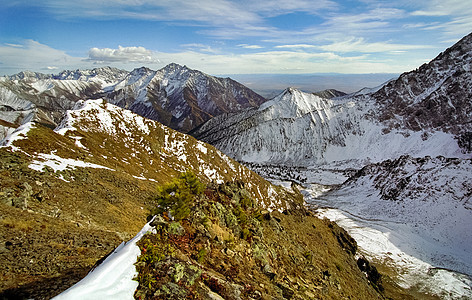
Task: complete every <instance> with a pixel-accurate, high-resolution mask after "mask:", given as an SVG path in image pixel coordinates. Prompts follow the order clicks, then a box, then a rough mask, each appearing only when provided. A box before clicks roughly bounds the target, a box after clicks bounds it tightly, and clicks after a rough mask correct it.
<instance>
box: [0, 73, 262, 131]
mask: <svg viewBox="0 0 472 300" xmlns="http://www.w3.org/2000/svg"><path fill="white" fill-rule="evenodd" d="M97 98H104V99H107V101H109V102H110V103H113V104H116V105H119V106H120V107H124V108H127V109H130V110H131V111H134V112H136V113H138V114H140V115H142V116H145V117H147V118H150V119H153V120H157V121H159V122H161V123H163V124H165V125H167V126H170V127H171V128H174V129H177V130H180V131H183V132H186V131H188V130H191V129H193V128H194V127H196V126H198V125H200V124H201V123H203V122H204V121H207V120H209V119H210V118H212V117H213V116H216V115H219V114H221V113H225V112H235V111H240V110H241V109H244V108H248V107H257V106H259V105H260V104H261V103H263V102H264V101H265V99H264V98H263V97H261V96H259V95H258V94H256V93H255V92H253V91H251V90H250V89H248V88H246V87H245V86H243V85H241V84H239V83H237V82H236V81H234V80H231V79H230V78H218V77H213V76H210V75H207V74H204V73H202V72H200V71H196V70H191V69H189V68H187V67H184V66H180V65H177V64H170V65H168V66H166V67H165V68H163V69H161V70H159V71H152V70H150V69H147V68H144V67H143V68H139V69H135V70H133V71H132V72H127V71H124V70H119V69H116V68H110V67H103V68H96V69H93V70H74V71H63V72H61V73H59V74H57V75H46V74H41V73H33V72H28V71H25V72H21V73H19V74H16V75H12V76H8V77H2V78H0V119H2V120H4V121H6V122H10V123H13V124H16V125H21V124H23V123H26V122H28V121H30V120H35V121H38V122H41V123H43V124H48V125H49V126H51V127H54V126H56V125H57V124H58V122H59V121H60V120H61V118H62V116H63V114H64V113H65V111H66V110H68V109H72V108H73V107H74V104H75V103H76V102H77V101H79V100H87V99H97ZM2 128H4V130H3V131H8V129H5V127H4V126H3V127H2ZM1 137H2V136H0V138H1ZM3 137H4V136H3Z"/></svg>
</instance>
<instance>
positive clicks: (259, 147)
mask: <svg viewBox="0 0 472 300" xmlns="http://www.w3.org/2000/svg"><path fill="white" fill-rule="evenodd" d="M375 107H376V104H375V102H374V101H373V100H364V101H359V100H353V99H350V98H343V99H336V100H329V99H323V98H319V97H317V96H315V95H313V94H307V93H304V92H301V91H299V90H295V89H292V88H290V89H287V90H286V91H284V92H283V93H282V94H281V95H279V96H277V97H276V98H274V99H272V100H271V101H268V102H266V103H264V104H263V105H261V107H260V108H259V109H257V110H256V109H251V110H247V111H244V112H242V113H239V114H229V115H222V116H219V117H215V118H214V119H212V120H210V121H209V122H207V123H205V124H203V125H202V126H201V127H199V128H197V129H196V130H195V131H193V132H191V134H192V135H193V136H195V137H196V138H198V139H201V140H203V141H205V142H208V143H210V144H213V145H214V146H216V147H217V148H218V149H220V150H221V151H223V152H224V153H226V154H228V155H230V156H232V157H234V158H235V159H237V160H241V161H244V162H251V163H259V164H268V165H270V164H284V165H295V166H314V165H328V166H329V165H330V166H331V167H335V165H339V164H340V162H342V164H344V167H342V168H352V167H356V168H358V167H362V166H363V165H365V164H367V163H370V162H380V161H382V160H385V159H389V158H394V157H398V156H400V155H403V154H411V155H414V156H425V155H430V156H437V155H445V156H460V157H463V156H464V154H461V151H460V149H459V147H458V145H457V141H455V139H454V136H453V135H451V134H447V133H443V132H439V131H438V132H429V131H428V132H427V133H424V132H413V131H408V130H391V131H390V132H387V131H385V125H383V124H382V123H381V122H380V121H378V120H375V119H374V117H375V115H374V113H373V109H374V108H375ZM328 166H327V167H328Z"/></svg>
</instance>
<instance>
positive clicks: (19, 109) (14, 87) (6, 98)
mask: <svg viewBox="0 0 472 300" xmlns="http://www.w3.org/2000/svg"><path fill="white" fill-rule="evenodd" d="M125 74H127V72H125V71H123V70H119V69H116V68H109V67H104V68H97V69H93V70H75V71H64V72H62V73H60V74H58V75H46V74H41V73H33V72H28V71H25V72H21V73H19V74H16V75H13V76H9V77H3V78H2V80H0V119H2V120H4V121H6V122H9V123H12V124H14V125H16V126H19V125H22V124H25V123H27V122H30V121H37V122H40V123H43V124H47V125H48V126H51V127H55V126H56V125H57V124H58V122H59V121H60V120H61V119H62V117H63V115H64V113H65V112H66V111H67V110H68V109H72V108H73V107H74V105H75V103H76V102H77V101H79V100H81V99H89V98H95V97H96V96H95V95H97V94H100V92H101V91H102V90H103V88H105V87H106V86H107V85H109V84H110V83H112V82H116V80H117V79H118V78H121V77H123V76H124V75H125ZM2 128H3V129H4V130H5V131H11V127H8V126H5V125H4V126H2ZM8 128H10V129H8ZM3 137H5V135H3V136H0V138H3Z"/></svg>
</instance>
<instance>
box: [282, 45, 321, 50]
mask: <svg viewBox="0 0 472 300" xmlns="http://www.w3.org/2000/svg"><path fill="white" fill-rule="evenodd" d="M275 48H278V49H308V48H316V46H314V45H308V44H294V45H278V46H275Z"/></svg>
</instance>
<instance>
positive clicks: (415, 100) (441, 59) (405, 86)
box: [369, 33, 472, 135]
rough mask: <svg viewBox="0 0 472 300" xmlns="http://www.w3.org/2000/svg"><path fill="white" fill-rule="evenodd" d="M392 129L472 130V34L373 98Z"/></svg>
mask: <svg viewBox="0 0 472 300" xmlns="http://www.w3.org/2000/svg"><path fill="white" fill-rule="evenodd" d="M369 97H371V98H373V99H375V101H376V102H377V104H378V105H379V112H378V114H379V115H378V119H379V120H381V121H383V123H385V124H388V126H389V128H406V129H412V130H415V131H423V130H431V131H443V132H451V133H454V134H457V135H460V134H464V133H465V132H471V131H472V123H471V122H470V120H471V119H472V101H471V99H472V33H471V34H469V35H467V36H466V37H464V38H463V39H462V40H460V41H459V42H457V43H456V44H455V45H454V46H452V47H451V48H448V49H447V50H445V51H444V52H443V53H441V54H439V55H438V56H437V57H436V58H435V59H434V60H432V61H431V62H429V63H428V64H424V65H422V66H421V67H419V68H418V69H416V70H414V71H412V72H408V73H404V74H402V75H401V76H400V77H399V78H398V79H397V80H394V81H390V82H389V83H387V84H386V85H384V86H383V87H382V88H381V89H380V90H378V91H377V92H375V93H373V94H371V95H369Z"/></svg>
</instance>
